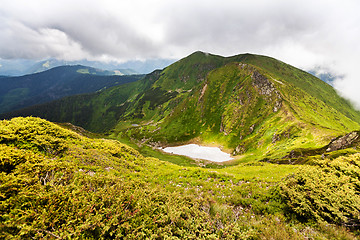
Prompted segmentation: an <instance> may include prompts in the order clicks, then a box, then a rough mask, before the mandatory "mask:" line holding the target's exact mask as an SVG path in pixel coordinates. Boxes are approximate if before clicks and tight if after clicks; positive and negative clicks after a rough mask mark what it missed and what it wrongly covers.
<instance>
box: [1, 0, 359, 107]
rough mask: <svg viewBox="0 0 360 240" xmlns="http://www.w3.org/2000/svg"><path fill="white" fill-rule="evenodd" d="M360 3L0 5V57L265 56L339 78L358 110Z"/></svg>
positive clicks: (152, 0) (211, 0)
mask: <svg viewBox="0 0 360 240" xmlns="http://www.w3.org/2000/svg"><path fill="white" fill-rule="evenodd" d="M359 12H360V1H358V0H336V1H334V0H316V1H314V0H302V1H298V0H251V1H249V0H219V1H217V0H58V1H55V0H54V1H49V0H31V1H29V0H1V5H0V58H2V59H19V58H22V59H45V58H50V57H54V58H58V59H64V60H79V59H88V60H101V61H126V60H134V59H153V58H176V59H178V58H182V57H185V56H187V55H188V54H190V53H192V52H194V51H196V50H202V51H206V52H210V53H214V54H219V55H222V56H230V55H235V54H240V53H245V52H250V53H257V54H263V55H269V56H272V57H275V58H277V59H280V60H282V61H284V62H287V63H290V64H292V65H294V66H297V67H300V68H302V69H305V70H309V69H313V68H317V69H318V70H319V71H329V72H331V73H332V74H334V75H337V76H341V77H339V78H338V79H337V80H336V81H335V83H334V86H335V87H336V88H337V89H338V90H339V92H341V93H342V94H343V95H344V96H346V97H348V98H350V99H351V100H352V101H353V102H355V103H356V104H357V105H358V107H359V108H360V94H359V93H358V92H359V90H360V78H359V76H358V68H359V66H358V65H359V63H360V61H359V56H360V44H359V43H360V14H359Z"/></svg>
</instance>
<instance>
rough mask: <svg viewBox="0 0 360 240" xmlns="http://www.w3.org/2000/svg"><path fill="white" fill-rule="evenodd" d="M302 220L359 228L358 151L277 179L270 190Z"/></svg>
mask: <svg viewBox="0 0 360 240" xmlns="http://www.w3.org/2000/svg"><path fill="white" fill-rule="evenodd" d="M274 195H275V196H278V197H279V198H280V199H281V201H282V202H283V203H285V206H286V207H285V210H286V212H287V213H289V214H290V215H292V216H295V217H296V218H297V219H299V220H300V221H302V222H309V221H310V222H317V223H324V222H327V223H333V224H337V225H342V226H346V227H350V228H353V229H359V228H360V154H354V155H351V156H348V157H339V158H336V159H334V160H321V161H318V162H317V163H316V166H305V167H303V168H301V169H300V170H299V171H298V172H296V173H294V174H291V175H289V176H288V177H287V178H286V179H285V180H284V181H282V182H280V183H279V184H278V186H277V187H276V190H275V191H274Z"/></svg>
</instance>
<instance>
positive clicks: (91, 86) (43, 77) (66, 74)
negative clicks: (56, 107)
mask: <svg viewBox="0 0 360 240" xmlns="http://www.w3.org/2000/svg"><path fill="white" fill-rule="evenodd" d="M117 74H118V73H117V72H114V71H106V70H99V69H95V68H91V67H85V66H81V65H76V66H60V67H55V68H52V69H50V70H47V71H43V72H40V73H35V74H29V75H24V76H19V77H2V78H0V113H4V112H8V111H13V110H16V109H20V108H23V107H27V106H32V105H36V104H40V103H45V102H48V101H52V100H56V99H59V98H62V97H65V96H70V95H76V94H81V93H92V92H96V91H99V90H103V89H105V88H109V87H112V86H116V85H121V84H124V83H128V82H133V81H136V80H138V79H140V78H142V76H143V75H117Z"/></svg>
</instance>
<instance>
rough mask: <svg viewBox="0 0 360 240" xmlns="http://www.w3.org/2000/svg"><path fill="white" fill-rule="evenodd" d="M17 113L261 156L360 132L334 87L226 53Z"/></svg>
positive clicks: (359, 116) (267, 61)
mask: <svg viewBox="0 0 360 240" xmlns="http://www.w3.org/2000/svg"><path fill="white" fill-rule="evenodd" d="M19 91H20V90H19ZM18 115H21V116H29V115H33V116H39V117H42V118H46V119H49V120H51V121H56V122H72V123H73V124H75V125H80V126H82V127H84V128H86V129H88V130H90V131H96V132H105V131H108V132H110V133H111V134H114V135H117V134H125V135H127V136H129V137H130V138H132V139H138V140H141V141H142V142H143V143H148V144H151V145H167V144H176V143H182V142H187V141H194V140H196V141H199V142H202V143H209V142H215V143H218V144H221V145H222V146H224V147H225V148H227V149H229V150H231V151H232V153H233V154H234V155H242V156H243V157H245V158H256V159H259V158H262V159H274V158H275V159H279V158H283V157H286V156H293V155H289V154H290V152H291V151H295V152H296V151H298V150H299V149H313V148H321V147H323V146H324V145H326V144H327V143H329V142H330V140H331V139H333V138H335V137H337V136H339V135H342V134H346V133H348V132H351V131H353V130H357V129H360V112H358V111H356V110H354V108H353V107H352V106H351V105H350V104H349V103H348V102H347V101H346V100H344V99H343V98H341V97H340V96H338V95H337V93H336V91H335V90H334V89H333V88H332V87H331V86H330V85H328V84H326V83H325V82H323V81H321V80H320V79H318V78H316V77H314V76H313V75H311V74H309V73H307V72H305V71H302V70H300V69H297V68H295V67H292V66H290V65H288V64H285V63H283V62H281V61H278V60H276V59H273V58H270V57H266V56H259V55H252V54H241V55H237V56H233V57H227V58H225V57H222V56H217V55H212V54H207V53H203V52H196V53H194V54H192V55H190V56H188V57H186V58H184V59H182V60H180V61H177V62H176V63H174V64H172V65H170V66H168V67H166V68H165V69H164V70H158V71H154V72H153V73H151V74H148V75H147V76H146V77H145V78H143V79H141V80H139V81H135V82H131V83H127V84H122V85H120V86H116V87H114V88H111V89H107V90H104V91H102V92H99V93H94V94H88V95H79V96H73V97H67V98H63V99H60V100H57V101H54V102H51V103H47V104H43V105H37V106H35V107H29V108H26V109H23V110H21V111H17V112H14V113H12V114H9V115H7V116H5V117H12V116H18ZM3 117H4V116H3ZM129 123H131V124H130V125H129Z"/></svg>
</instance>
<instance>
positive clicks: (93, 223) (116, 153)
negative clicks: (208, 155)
mask: <svg viewBox="0 0 360 240" xmlns="http://www.w3.org/2000/svg"><path fill="white" fill-rule="evenodd" d="M359 159H360V157H359V155H353V156H351V157H348V158H341V159H337V160H332V161H328V160H322V161H320V162H319V163H317V165H316V166H305V167H304V166H291V165H275V164H268V163H257V164H241V165H238V166H234V167H228V168H224V169H218V170H214V169H202V168H198V167H181V166H177V165H174V164H170V163H167V162H162V161H159V160H158V159H154V158H145V157H143V156H142V155H141V154H140V153H139V152H137V151H135V150H134V149H132V148H130V147H128V146H126V145H124V144H121V143H119V142H118V141H114V140H106V139H91V138H87V137H85V136H82V135H80V134H78V133H75V132H73V131H70V130H67V129H64V128H62V127H59V126H58V125H55V124H53V123H50V122H47V121H45V120H42V119H38V118H33V117H29V118H13V119H12V120H10V121H0V238H2V239H167V238H171V239H270V238H273V239H309V238H315V239H356V237H357V236H355V235H354V234H353V233H351V232H349V230H355V229H356V226H358V224H359V222H360V217H359V214H358V213H359V210H360V198H359V188H358V186H359V179H358V178H359V174H360V169H359V165H360V160H359ZM299 173H301V174H299ZM287 175H288V177H286V178H284V177H285V176H287ZM154 176H156V177H154ZM280 180H281V181H280ZM319 181H320V182H319ZM324 194H325V196H326V197H325V198H324V197H323V196H324ZM322 209H326V211H325V210H324V211H322ZM310 223H311V224H310ZM345 226H347V227H345ZM352 226H354V228H352ZM354 233H356V231H354Z"/></svg>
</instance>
